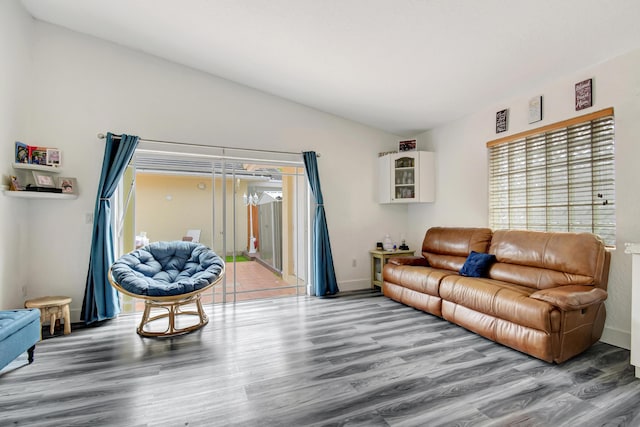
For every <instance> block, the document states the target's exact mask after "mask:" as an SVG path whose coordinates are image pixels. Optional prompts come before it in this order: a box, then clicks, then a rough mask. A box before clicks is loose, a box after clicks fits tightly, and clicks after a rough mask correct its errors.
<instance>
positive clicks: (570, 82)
mask: <svg viewBox="0 0 640 427" xmlns="http://www.w3.org/2000/svg"><path fill="white" fill-rule="evenodd" d="M587 78H593V79H594V81H593V84H594V106H593V107H591V108H589V109H586V110H582V111H579V112H576V111H575V109H574V105H573V101H574V84H575V83H577V82H579V81H582V80H584V79H587ZM536 95H543V97H544V99H543V118H544V119H543V121H542V122H537V123H535V124H531V125H530V124H528V123H527V107H528V101H529V99H530V98H531V97H533V96H536ZM639 98H640V50H637V51H634V52H631V53H629V54H626V55H624V56H621V57H618V58H615V59H613V60H610V61H608V62H606V63H603V64H599V65H596V66H593V67H592V68H589V69H586V70H579V71H576V72H575V73H573V74H571V75H567V76H565V77H564V78H562V79H558V80H555V81H550V82H547V83H546V84H544V85H542V86H540V87H539V88H537V89H536V90H532V91H531V92H529V93H526V94H523V95H522V96H517V97H514V98H513V99H508V100H505V101H504V102H501V103H497V104H495V105H492V106H490V107H489V108H487V109H485V110H483V111H479V112H477V113H475V114H473V115H471V116H468V117H465V118H462V119H460V120H458V121H456V122H454V123H450V124H448V125H446V126H442V127H440V128H437V129H433V130H431V131H428V132H425V133H424V134H421V135H419V136H418V141H419V142H418V144H419V147H420V148H421V149H429V150H434V151H435V152H436V159H437V160H436V162H437V183H436V202H435V203H434V204H431V205H422V206H411V207H409V213H408V215H409V225H410V229H411V235H412V236H413V238H414V239H415V241H418V240H419V239H422V237H423V236H424V233H425V231H426V229H427V228H428V227H431V226H435V225H460V226H487V225H488V199H487V180H488V177H487V170H488V168H487V149H486V146H485V143H486V142H487V141H490V140H493V139H496V138H497V137H498V136H499V137H502V136H506V135H509V134H512V133H518V132H522V131H525V130H528V129H532V128H537V127H540V126H544V125H547V124H551V123H555V122H558V121H561V120H565V119H568V118H571V117H575V116H579V115H582V114H586V113H589V112H592V111H598V110H600V109H603V108H607V107H614V110H615V123H616V216H617V218H616V222H617V231H616V232H617V238H616V240H617V243H616V244H617V249H616V250H615V251H614V252H613V254H612V262H611V269H610V274H609V299H608V300H607V302H606V306H607V321H606V324H605V332H604V334H603V338H602V339H603V341H605V342H608V343H611V344H615V345H618V346H621V347H625V348H629V339H630V335H629V331H630V325H631V314H630V313H631V306H630V301H631V257H630V255H626V254H625V253H624V243H625V242H639V241H640V192H639V191H638V183H639V182H640V168H639V167H638V159H640V144H638V140H639V139H640V120H639V118H640V99H639ZM503 108H509V132H507V133H503V134H500V135H496V133H495V113H496V111H499V110H501V109H503ZM635 309H636V310H637V309H638V307H636V308H635Z"/></svg>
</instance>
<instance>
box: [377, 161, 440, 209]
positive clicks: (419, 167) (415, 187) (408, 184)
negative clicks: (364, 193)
mask: <svg viewBox="0 0 640 427" xmlns="http://www.w3.org/2000/svg"><path fill="white" fill-rule="evenodd" d="M378 191H379V202H380V203H430V202H434V201H435V159H434V153H432V152H429V151H410V152H400V153H393V154H387V155H386V156H382V157H379V158H378Z"/></svg>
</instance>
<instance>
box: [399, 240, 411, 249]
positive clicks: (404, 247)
mask: <svg viewBox="0 0 640 427" xmlns="http://www.w3.org/2000/svg"><path fill="white" fill-rule="evenodd" d="M400 250H401V251H408V250H409V246H407V242H405V240H404V239H402V244H401V245H400Z"/></svg>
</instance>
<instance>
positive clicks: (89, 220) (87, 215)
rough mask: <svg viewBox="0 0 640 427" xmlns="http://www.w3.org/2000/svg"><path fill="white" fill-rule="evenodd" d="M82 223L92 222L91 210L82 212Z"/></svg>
mask: <svg viewBox="0 0 640 427" xmlns="http://www.w3.org/2000/svg"><path fill="white" fill-rule="evenodd" d="M84 223H85V224H93V212H87V213H86V214H84Z"/></svg>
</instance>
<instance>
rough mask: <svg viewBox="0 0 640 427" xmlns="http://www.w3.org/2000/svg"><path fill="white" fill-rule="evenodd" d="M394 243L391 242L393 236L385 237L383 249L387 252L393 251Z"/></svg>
mask: <svg viewBox="0 0 640 427" xmlns="http://www.w3.org/2000/svg"><path fill="white" fill-rule="evenodd" d="M393 246H394V245H393V241H392V240H391V236H389V235H388V234H387V235H385V236H384V239H383V240H382V248H383V249H384V250H385V251H390V250H392V249H393Z"/></svg>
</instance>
